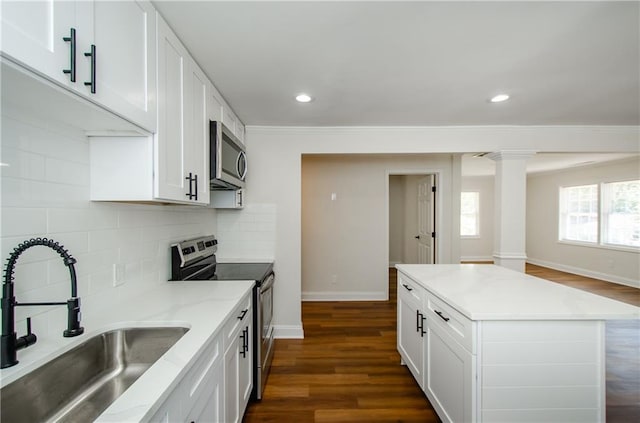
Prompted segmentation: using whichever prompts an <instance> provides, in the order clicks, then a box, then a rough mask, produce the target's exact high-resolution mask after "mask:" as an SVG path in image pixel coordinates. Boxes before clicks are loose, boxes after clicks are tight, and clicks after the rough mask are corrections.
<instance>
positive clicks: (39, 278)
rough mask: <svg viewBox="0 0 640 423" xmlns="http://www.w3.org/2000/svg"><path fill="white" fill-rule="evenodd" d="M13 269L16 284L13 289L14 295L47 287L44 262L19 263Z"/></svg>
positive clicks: (45, 264) (45, 263)
mask: <svg viewBox="0 0 640 423" xmlns="http://www.w3.org/2000/svg"><path fill="white" fill-rule="evenodd" d="M15 269H16V270H15V273H14V278H15V280H16V283H15V285H14V288H13V289H14V292H15V294H16V295H20V294H21V293H22V292H26V291H31V290H34V289H38V288H42V287H45V286H46V285H47V262H46V261H36V262H32V263H22V262H19V263H18V264H17V265H16V268H15Z"/></svg>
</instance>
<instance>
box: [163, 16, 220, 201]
mask: <svg viewBox="0 0 640 423" xmlns="http://www.w3.org/2000/svg"><path fill="white" fill-rule="evenodd" d="M207 83H208V80H207V78H206V77H205V75H204V73H203V72H202V71H201V70H200V68H199V67H198V66H197V65H196V63H195V62H194V61H193V59H191V57H190V56H189V53H188V52H187V50H186V49H185V48H184V46H183V45H182V43H181V42H180V40H178V38H177V37H176V35H175V34H174V33H173V31H171V29H170V28H169V26H168V25H167V24H166V22H165V21H164V19H162V17H161V16H160V15H158V123H159V124H158V132H157V133H156V134H155V140H154V142H155V148H154V152H155V166H154V168H155V169H156V171H155V172H156V176H155V178H154V179H155V180H154V184H155V185H154V193H155V197H156V198H158V199H165V200H175V201H184V202H189V203H198V204H207V205H208V204H209V128H208V123H209V119H208V115H207V101H208V96H207Z"/></svg>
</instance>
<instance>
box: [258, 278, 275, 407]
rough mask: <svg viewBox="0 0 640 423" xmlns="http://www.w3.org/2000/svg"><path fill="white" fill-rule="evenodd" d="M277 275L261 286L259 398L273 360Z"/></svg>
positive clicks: (267, 279)
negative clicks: (274, 303)
mask: <svg viewBox="0 0 640 423" xmlns="http://www.w3.org/2000/svg"><path fill="white" fill-rule="evenodd" d="M274 281H275V275H274V274H273V273H271V274H270V275H269V276H268V277H267V278H266V279H265V280H264V281H263V282H262V285H261V286H260V306H259V308H260V313H259V316H258V319H259V322H258V327H259V328H260V357H259V359H260V362H259V364H258V365H259V367H260V370H259V371H258V372H257V373H258V384H257V387H256V388H257V389H256V395H257V399H262V392H263V391H264V385H265V384H266V383H267V376H268V375H269V370H270V368H271V362H272V361H273V352H274V351H273V283H274Z"/></svg>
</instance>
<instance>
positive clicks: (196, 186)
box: [193, 175, 198, 201]
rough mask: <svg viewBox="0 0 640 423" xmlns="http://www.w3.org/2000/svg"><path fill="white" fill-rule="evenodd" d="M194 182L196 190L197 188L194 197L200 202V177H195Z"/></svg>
mask: <svg viewBox="0 0 640 423" xmlns="http://www.w3.org/2000/svg"><path fill="white" fill-rule="evenodd" d="M193 182H194V185H195V188H196V189H195V194H193V195H194V197H195V200H196V201H198V175H195V178H194V180H193Z"/></svg>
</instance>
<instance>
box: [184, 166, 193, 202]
mask: <svg viewBox="0 0 640 423" xmlns="http://www.w3.org/2000/svg"><path fill="white" fill-rule="evenodd" d="M184 179H186V180H187V181H189V192H188V193H186V194H185V195H186V196H187V197H189V200H193V197H194V195H193V173H191V172H189V176H186V177H185V178H184Z"/></svg>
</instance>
